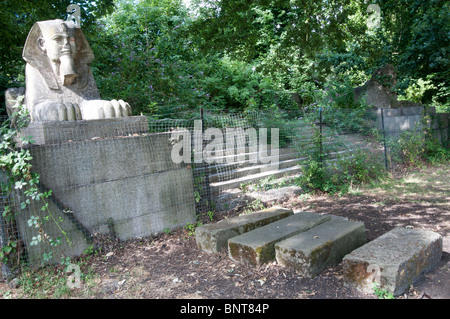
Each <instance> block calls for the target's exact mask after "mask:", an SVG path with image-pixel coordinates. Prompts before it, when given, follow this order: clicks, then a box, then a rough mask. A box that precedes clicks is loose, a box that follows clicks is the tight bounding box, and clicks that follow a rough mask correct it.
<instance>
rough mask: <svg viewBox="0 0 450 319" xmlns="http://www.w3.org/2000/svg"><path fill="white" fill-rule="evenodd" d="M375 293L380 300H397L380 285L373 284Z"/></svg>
mask: <svg viewBox="0 0 450 319" xmlns="http://www.w3.org/2000/svg"><path fill="white" fill-rule="evenodd" d="M372 288H373V293H374V295H375V296H377V297H378V299H395V298H394V295H393V294H392V293H391V292H389V291H387V290H386V289H383V288H381V287H380V286H379V285H378V284H376V283H373V287H372Z"/></svg>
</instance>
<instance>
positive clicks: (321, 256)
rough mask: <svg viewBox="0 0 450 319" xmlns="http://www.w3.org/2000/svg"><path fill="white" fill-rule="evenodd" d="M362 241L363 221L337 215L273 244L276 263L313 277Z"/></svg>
mask: <svg viewBox="0 0 450 319" xmlns="http://www.w3.org/2000/svg"><path fill="white" fill-rule="evenodd" d="M365 243H366V234H365V227H364V223H361V222H356V221H350V220H348V219H346V218H343V217H339V216H331V219H330V220H329V221H327V222H325V223H323V224H320V225H318V226H316V227H314V228H311V229H309V230H308V231H305V232H303V233H301V234H299V235H296V236H293V237H290V238H288V239H285V240H283V241H281V242H279V243H277V244H276V245H275V254H276V260H277V263H279V264H280V265H283V266H285V267H289V268H292V269H294V270H295V271H297V272H298V273H300V274H301V275H303V276H306V277H310V278H312V277H314V276H316V275H318V274H319V273H320V272H321V271H322V270H324V269H325V268H326V267H327V266H330V265H334V264H337V263H338V262H340V261H341V260H342V258H343V257H344V256H345V255H346V254H348V253H350V252H351V251H353V250H354V249H356V248H358V247H360V246H361V245H364V244H365Z"/></svg>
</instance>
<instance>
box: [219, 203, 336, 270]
mask: <svg viewBox="0 0 450 319" xmlns="http://www.w3.org/2000/svg"><path fill="white" fill-rule="evenodd" d="M328 220H330V217H329V216H324V215H319V214H315V213H306V212H300V213H297V214H294V215H292V216H289V217H286V218H283V219H282V220H279V221H276V222H273V223H270V224H268V225H266V226H263V227H260V228H257V229H255V230H252V231H250V232H248V233H245V234H243V235H240V236H237V237H233V238H231V239H229V240H228V254H229V257H230V258H231V259H232V260H234V261H236V262H239V263H243V264H248V265H252V266H260V265H262V264H264V263H266V262H269V261H272V260H274V259H275V244H276V243H278V242H280V241H282V240H283V239H286V238H288V237H291V236H294V235H297V234H299V233H301V232H304V231H307V230H308V229H311V228H312V227H315V226H317V225H319V224H321V223H324V222H326V221H328Z"/></svg>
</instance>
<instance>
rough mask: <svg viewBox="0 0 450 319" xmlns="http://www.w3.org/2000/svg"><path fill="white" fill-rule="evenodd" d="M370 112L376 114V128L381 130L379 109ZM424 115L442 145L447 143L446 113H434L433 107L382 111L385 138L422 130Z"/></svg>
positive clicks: (447, 125)
mask: <svg viewBox="0 0 450 319" xmlns="http://www.w3.org/2000/svg"><path fill="white" fill-rule="evenodd" d="M371 112H374V113H376V115H377V117H376V118H377V120H376V126H377V127H378V128H379V129H380V130H381V129H382V122H381V108H378V109H375V110H373V111H371ZM424 114H427V115H429V116H430V118H431V123H430V124H429V125H430V129H431V131H432V133H433V135H434V136H435V137H436V138H437V139H438V140H439V141H440V142H441V144H442V145H448V143H449V118H450V114H448V113H436V110H435V108H434V107H426V108H425V107H424V106H412V107H402V108H389V109H383V118H384V131H385V133H386V136H387V137H392V138H395V137H396V136H398V135H400V134H401V133H402V132H405V131H417V130H421V129H422V128H423V118H424Z"/></svg>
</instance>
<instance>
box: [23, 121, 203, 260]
mask: <svg viewBox="0 0 450 319" xmlns="http://www.w3.org/2000/svg"><path fill="white" fill-rule="evenodd" d="M144 119H145V118H144ZM145 120H146V119H145ZM117 121H121V123H117ZM144 122H145V121H144ZM142 123H143V122H142V119H139V118H138V119H136V118H133V117H130V118H123V119H121V120H120V119H115V120H106V121H100V122H98V121H85V122H84V123H77V122H72V123H68V122H66V123H62V122H58V123H56V122H42V123H40V124H36V125H35V126H30V127H28V128H27V130H26V135H35V134H33V130H35V132H39V133H45V134H41V135H39V136H38V135H36V136H37V139H38V142H39V143H35V144H33V145H31V146H29V147H27V148H28V149H29V150H30V152H31V155H32V157H33V160H32V165H33V168H32V169H33V171H35V172H37V173H38V174H39V175H40V185H41V187H42V189H43V190H52V196H51V198H50V200H49V201H50V203H49V207H50V209H51V211H52V213H53V214H54V216H55V217H56V218H57V219H60V218H61V219H64V223H62V224H61V226H62V227H63V229H64V228H65V229H67V230H70V232H69V234H70V236H71V241H73V242H74V245H72V246H71V247H68V246H67V245H64V252H63V254H64V255H65V256H73V255H78V254H80V253H82V252H83V250H84V249H86V248H87V247H88V245H89V240H90V239H91V238H92V236H93V235H95V234H108V235H113V236H116V237H117V238H119V239H120V240H127V239H131V238H136V237H145V236H149V235H152V234H155V233H158V232H161V231H163V230H165V229H173V228H175V227H179V226H184V225H186V224H188V223H192V222H194V221H195V202H194V194H193V184H194V181H193V174H192V169H191V168H190V166H186V165H184V164H183V163H182V164H175V163H174V162H173V161H172V159H171V150H172V144H171V143H170V137H171V133H152V134H149V133H142V128H143V126H142ZM127 125H128V126H127ZM60 126H64V129H63V130H61V127H60ZM71 128H73V130H71ZM77 128H78V131H77ZM58 130H59V131H58ZM114 130H116V133H117V134H112V133H110V132H112V131H114ZM100 131H103V133H104V134H102V132H100ZM58 132H59V134H58ZM108 132H109V133H108ZM95 135H97V136H95ZM108 136H109V137H108ZM18 200H19V199H18ZM35 206H36V207H30V208H29V209H28V210H27V211H26V212H23V213H21V214H19V215H18V216H19V217H18V218H17V224H18V229H19V232H20V236H21V237H22V240H23V241H24V243H25V245H26V246H27V250H28V251H29V253H28V255H29V256H33V261H34V260H36V258H38V256H39V254H40V252H41V249H40V247H39V245H38V246H34V245H31V246H30V242H31V241H32V237H33V236H35V234H34V230H33V229H31V228H30V227H28V225H27V221H28V219H29V218H30V216H31V215H42V212H40V211H39V210H40V207H39V205H35ZM53 228H54V227H53ZM53 228H52V229H53ZM52 232H53V233H52V235H55V236H56V235H57V230H54V229H53V230H52ZM60 236H61V235H60ZM55 257H57V256H56V254H55ZM29 259H30V258H29ZM57 260H59V259H56V258H55V261H57Z"/></svg>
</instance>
